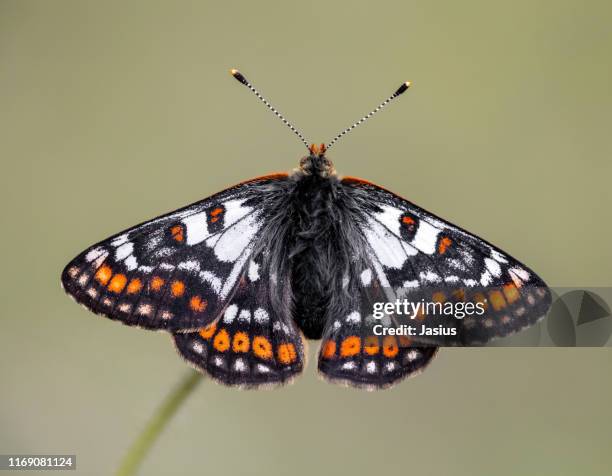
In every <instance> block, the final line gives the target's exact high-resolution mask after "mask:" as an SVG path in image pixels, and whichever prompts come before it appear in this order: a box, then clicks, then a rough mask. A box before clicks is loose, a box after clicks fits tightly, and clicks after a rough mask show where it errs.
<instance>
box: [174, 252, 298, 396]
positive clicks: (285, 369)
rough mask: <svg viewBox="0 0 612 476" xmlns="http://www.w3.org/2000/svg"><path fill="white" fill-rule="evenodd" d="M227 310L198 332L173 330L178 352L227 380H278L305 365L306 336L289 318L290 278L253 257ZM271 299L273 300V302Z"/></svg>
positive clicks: (246, 384) (258, 383) (253, 384)
mask: <svg viewBox="0 0 612 476" xmlns="http://www.w3.org/2000/svg"><path fill="white" fill-rule="evenodd" d="M248 270H249V271H248V272H245V273H244V274H243V275H242V276H241V278H240V281H239V284H238V288H237V290H236V293H235V294H234V296H233V298H232V299H231V301H230V303H229V305H228V306H227V307H226V308H225V311H224V312H223V314H222V315H221V316H220V317H219V318H218V319H217V320H216V321H214V322H213V323H211V324H209V325H208V326H206V327H203V328H201V329H199V331H198V332H187V333H185V332H182V333H176V334H174V336H173V337H174V342H175V345H176V348H177V350H178V352H179V354H180V355H181V356H182V357H183V358H184V359H185V360H187V362H189V363H190V364H191V365H192V366H193V367H195V368H196V369H197V370H199V371H201V372H203V373H206V374H207V375H209V376H210V377H212V378H213V379H214V380H216V381H217V382H220V383H223V384H224V385H230V386H237V387H241V388H257V387H262V386H263V387H265V386H275V385H280V384H284V383H287V382H289V381H291V380H292V379H293V378H294V377H295V376H296V375H298V374H299V373H301V372H302V370H303V368H304V366H305V352H304V347H305V346H304V340H303V337H302V334H301V332H300V330H299V329H298V328H297V327H296V325H295V323H294V322H293V320H292V319H291V312H290V307H291V306H290V301H291V298H290V289H289V288H288V279H287V278H286V277H281V276H271V275H270V273H268V271H267V268H266V267H265V264H264V259H263V256H262V254H259V255H258V256H257V257H255V258H253V259H252V261H251V262H250V264H249V266H248ZM272 301H275V303H274V304H273V303H272Z"/></svg>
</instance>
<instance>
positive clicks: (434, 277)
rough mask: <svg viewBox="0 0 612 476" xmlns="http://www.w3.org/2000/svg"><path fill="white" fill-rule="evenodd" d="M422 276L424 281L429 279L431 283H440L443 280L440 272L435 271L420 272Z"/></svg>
mask: <svg viewBox="0 0 612 476" xmlns="http://www.w3.org/2000/svg"><path fill="white" fill-rule="evenodd" d="M419 276H420V278H421V279H422V280H423V281H427V282H429V283H439V282H440V281H442V279H441V278H440V275H439V274H436V273H434V272H433V271H429V270H428V271H421V272H420V273H419Z"/></svg>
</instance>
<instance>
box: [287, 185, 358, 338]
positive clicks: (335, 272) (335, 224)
mask: <svg viewBox="0 0 612 476" xmlns="http://www.w3.org/2000/svg"><path fill="white" fill-rule="evenodd" d="M340 195H341V190H340V185H339V182H338V180H337V179H336V178H335V177H330V178H324V177H320V176H316V175H306V176H301V177H299V178H298V179H297V182H296V187H295V190H294V194H293V197H292V207H291V211H290V217H291V229H292V233H291V237H290V239H289V242H290V244H291V245H290V253H289V257H290V267H291V283H292V290H293V318H294V320H295V322H296V323H297V325H298V326H299V327H300V329H301V330H302V332H304V335H305V336H306V337H307V338H309V339H320V338H321V335H322V332H323V328H324V326H325V322H326V320H327V316H328V313H329V308H330V302H331V301H332V300H333V297H334V295H335V293H336V291H337V289H336V288H337V285H338V283H341V282H342V280H343V275H344V274H345V273H346V269H347V267H348V263H347V261H348V260H347V258H346V256H347V254H348V253H347V251H346V249H345V248H346V246H345V245H344V244H345V243H346V241H345V240H343V239H340V236H339V225H341V223H342V220H340V219H339V217H338V210H339V207H338V200H339V196H340Z"/></svg>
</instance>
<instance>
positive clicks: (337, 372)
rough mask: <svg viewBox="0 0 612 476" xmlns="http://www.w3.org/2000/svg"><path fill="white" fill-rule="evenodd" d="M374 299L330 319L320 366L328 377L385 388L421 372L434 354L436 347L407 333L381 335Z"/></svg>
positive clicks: (326, 377)
mask: <svg viewBox="0 0 612 476" xmlns="http://www.w3.org/2000/svg"><path fill="white" fill-rule="evenodd" d="M379 289H380V288H379ZM372 298H373V296H371V297H370V298H366V299H363V300H362V302H361V303H358V302H356V303H355V304H354V307H353V308H352V310H351V311H349V312H344V313H341V314H339V315H337V317H336V318H331V319H330V321H329V323H328V325H327V327H326V328H325V330H324V331H323V339H322V341H321V349H320V351H319V364H318V367H319V372H320V373H321V375H322V376H323V377H324V378H325V379H327V380H329V381H331V382H335V383H341V384H346V385H350V386H353V387H359V388H365V389H367V390H375V389H382V388H387V387H390V386H392V385H394V384H396V383H397V382H399V381H401V380H403V379H404V378H406V377H410V376H414V375H417V374H419V373H420V372H422V371H423V370H424V369H425V367H426V366H427V365H428V364H429V363H430V362H431V360H432V359H433V358H434V357H435V355H436V352H437V350H438V348H437V347H434V346H425V345H419V344H417V343H415V342H413V341H412V340H411V339H409V338H408V337H406V336H395V335H378V333H377V332H375V326H376V325H378V324H379V323H378V321H377V320H376V319H374V318H373V317H372V311H371V309H372V307H371V304H369V303H370V300H371V299H372ZM381 299H384V297H382V296H381Z"/></svg>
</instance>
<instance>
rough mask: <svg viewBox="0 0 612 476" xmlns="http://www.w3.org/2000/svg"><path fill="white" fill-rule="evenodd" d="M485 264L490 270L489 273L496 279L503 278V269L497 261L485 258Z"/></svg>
mask: <svg viewBox="0 0 612 476" xmlns="http://www.w3.org/2000/svg"><path fill="white" fill-rule="evenodd" d="M484 263H485V266H486V267H487V269H488V270H489V273H491V274H492V275H493V276H495V277H496V278H499V277H500V276H501V274H502V269H501V266H500V265H499V263H498V262H497V261H495V260H492V259H491V258H485V260H484Z"/></svg>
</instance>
